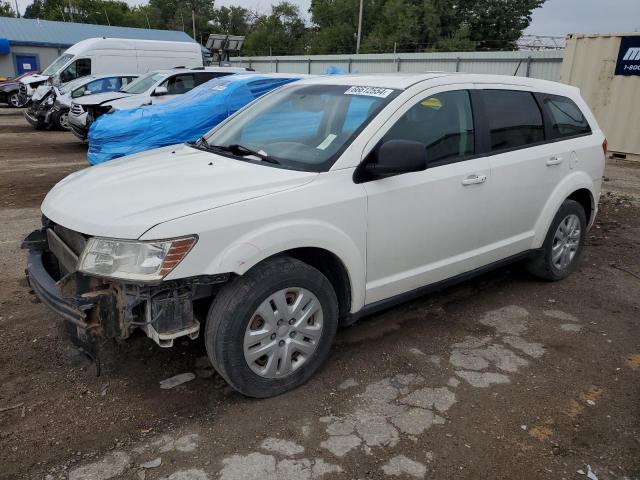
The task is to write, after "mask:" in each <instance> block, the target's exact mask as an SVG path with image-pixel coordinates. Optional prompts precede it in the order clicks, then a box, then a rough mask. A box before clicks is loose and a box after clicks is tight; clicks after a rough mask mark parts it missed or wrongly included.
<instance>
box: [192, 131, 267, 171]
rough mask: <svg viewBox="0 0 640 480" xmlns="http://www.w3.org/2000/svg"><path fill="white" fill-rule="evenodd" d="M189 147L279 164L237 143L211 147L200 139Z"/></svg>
mask: <svg viewBox="0 0 640 480" xmlns="http://www.w3.org/2000/svg"><path fill="white" fill-rule="evenodd" d="M190 145H192V146H194V147H196V148H200V149H202V150H206V151H208V152H216V151H218V152H220V151H222V152H229V153H231V154H233V155H239V156H241V157H247V156H253V157H258V158H259V159H260V160H262V161H263V162H267V163H273V164H274V165H280V162H279V161H278V160H276V159H275V158H273V157H270V156H269V155H267V154H264V153H260V152H257V151H255V150H252V149H250V148H248V147H245V146H244V145H239V144H237V143H234V144H231V145H211V144H210V143H209V142H207V139H206V138H204V137H200V138H199V139H198V141H196V142H194V143H190Z"/></svg>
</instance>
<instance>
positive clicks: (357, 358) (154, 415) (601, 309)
mask: <svg viewBox="0 0 640 480" xmlns="http://www.w3.org/2000/svg"><path fill="white" fill-rule="evenodd" d="M85 154H86V147H85V146H84V145H83V144H82V143H80V142H79V141H77V140H76V139H75V137H73V136H72V135H71V134H69V133H66V132H49V131H45V132H36V131H35V130H33V129H32V128H31V127H30V126H28V125H27V124H26V121H25V120H24V119H23V118H22V117H21V116H20V112H18V111H11V110H9V109H5V108H0V221H1V224H2V229H1V230H0V268H1V269H2V272H3V273H4V275H3V276H2V277H0V341H1V342H2V348H0V466H1V467H2V468H0V479H3V480H4V479H6V480H9V479H11V480H20V479H35V478H40V479H47V480H53V479H69V480H79V479H93V480H107V479H131V478H133V479H145V478H146V479H160V478H165V479H170V480H180V479H182V480H187V479H190V480H204V479H211V480H212V479H218V478H219V479H222V480H236V479H243V480H246V479H260V480H264V479H315V478H326V479H334V478H335V479H361V478H383V477H385V478H386V477H390V478H409V479H411V478H437V479H446V478H457V479H467V478H468V479H477V478H492V479H498V478H500V479H502V478H505V479H506V478H508V479H514V478H516V479H547V478H548V479H573V478H577V479H579V478H585V479H586V478H587V475H588V474H591V475H592V477H590V478H598V479H600V480H602V479H622V478H625V477H626V478H640V401H639V398H640V336H639V335H638V331H639V330H638V328H639V326H640V255H639V252H640V248H639V246H640V164H637V163H635V164H634V163H632V162H625V161H622V160H611V161H609V163H608V166H607V169H606V178H605V183H604V189H603V195H602V198H601V200H600V213H599V216H598V218H597V222H596V225H595V227H594V228H593V230H592V231H591V232H590V234H589V237H588V242H587V248H586V252H585V256H584V257H583V261H582V264H581V267H580V268H579V270H578V271H577V272H576V273H575V274H573V275H572V276H571V277H570V278H568V279H566V280H565V281H562V282H559V283H543V282H539V281H536V280H534V279H532V278H531V277H529V276H528V275H527V274H526V273H524V272H523V270H522V268H521V267H520V266H519V265H514V266H511V267H509V268H505V269H501V270H497V271H495V272H492V273H490V274H487V275H484V276H482V277H480V278H477V279H475V280H473V281H469V282H466V283H464V284H461V285H459V286H456V287H453V288H450V289H447V290H444V291H442V292H440V293H436V294H432V295H429V296H425V297H423V298H421V299H419V300H417V301H414V302H411V303H407V304H405V305H402V306H400V307H397V308H394V309H391V310H388V311H386V312H384V313H382V314H379V315H375V316H373V317H370V318H367V319H364V320H362V321H360V322H359V323H357V324H356V325H355V326H353V327H350V328H347V329H344V330H341V331H340V332H339V333H338V336H337V340H336V345H335V347H334V349H333V351H332V355H331V358H330V360H329V362H328V364H327V365H326V366H325V367H324V368H323V369H322V370H321V371H320V372H319V373H318V374H317V375H316V376H315V377H314V378H313V379H311V381H309V382H308V383H307V384H306V385H305V386H303V387H302V388H299V389H298V390H296V391H294V392H291V393H289V394H286V395H282V396H280V397H277V398H272V399H268V400H261V401H256V400H250V399H247V398H243V397H241V396H240V395H238V394H236V393H234V392H233V391H232V390H230V389H229V388H228V387H227V386H226V385H225V384H224V382H223V381H222V380H221V379H220V378H219V377H217V375H215V374H214V372H213V370H212V369H211V367H210V365H209V363H208V361H207V359H206V357H204V355H205V350H204V346H203V344H202V342H201V341H200V340H196V341H183V342H179V344H178V345H177V346H176V347H175V348H174V349H161V348H159V347H157V346H155V344H153V343H152V342H151V341H150V340H147V339H146V338H144V337H135V338H132V339H130V340H129V341H127V342H125V343H122V344H114V345H112V346H110V347H109V348H107V349H106V350H104V351H103V352H102V371H101V375H100V376H97V375H96V368H95V365H94V364H92V363H90V362H89V361H88V360H86V359H85V358H84V357H82V356H81V355H79V354H78V353H77V352H75V351H74V350H73V349H72V348H71V347H69V346H68V345H67V343H66V342H65V341H64V340H63V339H62V338H61V337H60V334H59V329H58V327H57V325H56V319H55V317H54V316H53V315H52V314H51V313H50V312H49V311H48V310H47V309H46V308H45V307H44V306H43V305H42V304H40V303H36V302H35V300H34V297H33V296H32V295H30V294H29V293H28V290H27V288H26V286H25V282H24V280H23V275H24V274H23V271H24V266H25V255H24V253H23V252H21V251H20V250H19V242H20V240H21V239H22V238H23V237H24V236H25V235H26V234H27V233H29V232H30V231H31V230H32V229H33V228H35V227H36V226H37V225H38V223H39V219H40V213H39V209H38V207H39V204H40V202H41V201H42V199H43V197H44V195H45V194H46V192H47V191H48V189H49V188H51V186H52V185H54V184H55V183H56V182H57V181H58V180H60V179H61V178H63V177H64V176H65V175H67V174H68V173H70V172H72V171H75V170H77V169H80V168H85V167H86V164H85V160H84V158H85ZM188 372H193V373H195V374H196V378H195V379H194V380H191V381H189V382H187V383H185V384H183V385H181V386H178V387H175V388H173V389H169V390H163V389H160V383H159V382H160V381H161V380H164V379H166V378H168V377H171V376H173V375H177V374H180V373H188ZM13 406H16V408H12V409H8V410H5V409H6V408H7V407H13ZM580 472H581V473H580Z"/></svg>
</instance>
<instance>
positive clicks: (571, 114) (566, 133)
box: [544, 95, 591, 138]
mask: <svg viewBox="0 0 640 480" xmlns="http://www.w3.org/2000/svg"><path fill="white" fill-rule="evenodd" d="M544 104H545V105H546V107H547V109H548V111H549V114H550V116H551V135H552V137H553V138H567V137H573V136H576V135H588V134H589V133H591V127H590V126H589V123H588V122H587V120H586V118H584V115H583V114H582V112H581V111H580V109H579V108H578V106H577V105H576V104H575V103H574V102H573V100H571V99H570V98H567V97H561V96H559V95H546V96H545V99H544Z"/></svg>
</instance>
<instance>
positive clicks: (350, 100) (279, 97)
mask: <svg viewBox="0 0 640 480" xmlns="http://www.w3.org/2000/svg"><path fill="white" fill-rule="evenodd" d="M397 93H398V92H397V91H396V90H393V89H377V88H369V87H350V86H348V85H347V86H342V85H296V84H292V85H290V86H286V87H282V88H281V89H278V90H275V91H273V92H272V93H270V94H268V95H265V96H264V97H261V98H260V99H259V100H257V101H256V102H255V103H253V104H252V105H250V106H249V107H248V108H246V109H245V110H243V111H241V112H240V113H239V114H238V115H236V116H235V117H233V118H231V119H230V120H229V121H228V122H227V123H225V124H223V125H221V126H220V127H218V128H216V129H214V130H212V131H211V132H210V133H208V134H207V135H205V139H206V140H207V142H208V143H209V144H210V145H217V146H229V145H243V146H245V147H248V148H250V149H252V150H254V151H257V152H261V153H262V154H266V155H268V156H269V157H272V158H273V159H275V160H277V161H278V162H279V163H280V164H281V165H283V166H290V167H292V168H297V169H301V170H309V171H326V170H328V169H329V168H331V165H333V163H334V162H335V161H336V159H337V158H338V156H339V155H340V154H341V153H342V151H344V149H345V148H346V147H347V146H348V145H349V143H351V141H352V140H353V138H355V135H356V134H357V133H358V132H359V131H360V130H361V129H362V128H364V126H365V125H366V124H367V123H368V122H369V121H370V120H371V119H372V118H373V117H374V116H375V115H377V114H378V113H379V112H380V110H381V109H382V108H383V107H384V106H385V105H386V104H387V103H389V101H391V99H392V98H395V96H396V95H397ZM376 95H379V96H376ZM363 99H365V100H366V104H367V108H366V111H365V109H364V108H363V107H362V102H363V101H365V100H363ZM353 105H356V106H358V105H359V106H358V107H357V108H356V107H354V106H353Z"/></svg>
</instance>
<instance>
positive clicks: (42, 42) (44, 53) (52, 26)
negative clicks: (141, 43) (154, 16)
mask: <svg viewBox="0 0 640 480" xmlns="http://www.w3.org/2000/svg"><path fill="white" fill-rule="evenodd" d="M96 37H111V38H133V39H138V40H165V41H174V42H193V41H194V40H193V39H192V38H191V37H190V36H189V35H187V34H186V33H185V32H179V31H175V30H153V29H145V28H131V27H110V26H107V25H92V24H87V23H71V22H53V21H50V20H37V19H30V18H11V17H0V77H15V76H17V75H20V74H22V73H24V72H28V71H32V70H44V69H45V68H46V67H47V66H48V65H49V64H50V63H51V62H52V61H53V60H55V59H56V58H57V57H58V56H59V55H60V54H61V53H62V52H64V51H65V50H66V49H67V48H69V47H70V46H71V45H73V44H75V43H78V42H79V41H80V40H85V39H87V38H96Z"/></svg>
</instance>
